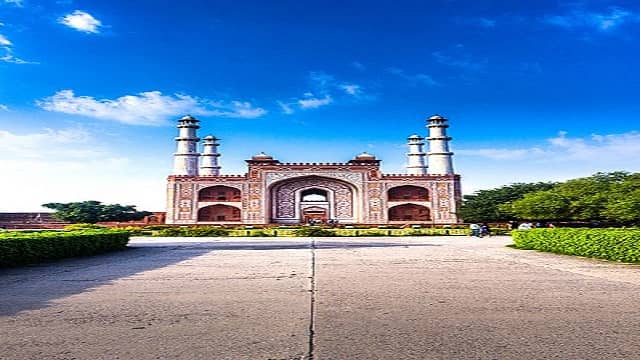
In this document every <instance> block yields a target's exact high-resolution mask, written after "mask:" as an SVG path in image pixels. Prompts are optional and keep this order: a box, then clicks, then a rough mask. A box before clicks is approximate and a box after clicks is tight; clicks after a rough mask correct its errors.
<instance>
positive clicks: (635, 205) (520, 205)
mask: <svg viewBox="0 0 640 360" xmlns="http://www.w3.org/2000/svg"><path fill="white" fill-rule="evenodd" d="M499 208H500V209H502V210H505V211H510V212H511V213H512V214H514V215H515V216H516V217H517V218H519V219H530V220H570V221H606V222H610V223H621V224H626V223H629V224H633V223H636V224H637V223H640V174H629V173H626V172H612V173H597V174H595V175H593V176H590V177H585V178H580V179H573V180H569V181H566V182H564V183H560V184H557V185H556V186H554V187H553V188H552V189H549V190H545V191H539V192H534V193H530V194H527V195H525V196H524V197H522V198H521V199H518V200H515V201H512V202H510V203H506V204H503V205H501V206H499Z"/></svg>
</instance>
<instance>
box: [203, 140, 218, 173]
mask: <svg viewBox="0 0 640 360" xmlns="http://www.w3.org/2000/svg"><path fill="white" fill-rule="evenodd" d="M202 140H204V142H203V144H202V154H200V175H214V176H217V175H220V166H219V165H218V157H220V154H219V153H218V145H220V144H218V142H217V141H218V140H220V139H218V138H216V137H215V136H211V135H209V136H207V137H205V138H203V139H202Z"/></svg>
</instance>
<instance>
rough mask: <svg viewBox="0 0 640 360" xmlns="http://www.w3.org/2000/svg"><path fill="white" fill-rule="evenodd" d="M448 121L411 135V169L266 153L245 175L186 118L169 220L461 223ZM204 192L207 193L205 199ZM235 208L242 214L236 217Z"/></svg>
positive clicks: (367, 159)
mask: <svg viewBox="0 0 640 360" xmlns="http://www.w3.org/2000/svg"><path fill="white" fill-rule="evenodd" d="M448 126H449V125H448V123H447V119H445V118H443V117H441V116H437V115H436V116H432V117H431V118H429V119H428V120H427V128H428V129H429V134H428V137H421V136H419V135H412V136H410V137H409V139H408V140H409V142H408V146H409V152H408V153H407V156H408V164H409V166H408V167H407V169H408V170H407V171H408V172H407V173H406V174H383V173H382V172H381V171H380V162H381V161H380V160H378V159H376V157H375V156H373V155H370V154H367V153H362V154H360V155H357V156H356V157H354V158H353V159H352V160H349V161H347V162H343V163H281V162H280V161H278V160H276V159H274V158H273V157H271V156H269V155H267V154H264V153H260V154H257V155H255V156H253V157H251V158H250V159H249V160H247V161H246V162H247V173H246V174H245V175H221V174H220V173H219V171H220V166H219V164H218V163H217V161H218V157H219V156H220V154H219V153H218V152H217V147H218V145H219V144H218V142H217V140H218V139H217V138H213V137H210V136H208V137H205V138H204V141H205V143H204V144H205V145H206V146H204V149H203V153H202V154H200V153H198V152H197V144H198V142H199V141H200V139H199V138H198V136H197V134H196V131H197V130H198V129H199V127H200V126H199V120H197V119H195V118H193V117H190V116H185V117H183V118H182V119H180V120H179V125H178V128H179V136H178V137H177V138H176V140H177V142H178V150H177V152H176V153H175V156H174V173H173V175H170V176H169V178H168V184H167V218H166V222H167V223H168V224H238V223H243V224H272V223H288V224H292V223H293V224H295V223H303V222H308V221H313V222H316V223H318V222H319V223H322V222H329V221H330V220H334V221H337V222H338V223H342V224H347V223H363V224H411V223H428V224H452V223H456V222H458V221H459V220H460V219H458V217H457V215H456V212H457V206H458V204H459V202H460V193H461V192H460V176H459V175H456V174H454V173H453V164H452V155H453V153H452V152H450V151H449V145H448V142H449V140H451V138H450V137H448V136H447V135H446V129H447V128H448ZM424 140H427V141H428V143H429V146H430V151H429V152H425V151H423V148H422V146H423V145H424ZM432 153H433V156H430V154H432ZM201 155H202V158H205V157H206V161H204V160H203V161H201V168H200V169H198V168H197V167H195V168H194V166H193V164H197V163H198V161H199V158H200V156H201ZM205 155H206V156H205ZM407 186H408V187H407ZM223 187H224V188H223ZM229 188H233V189H237V192H236V190H233V191H232V192H233V193H234V194H236V195H234V198H233V199H229V198H226V197H225V196H224V194H225V191H227V190H228V191H230V190H229ZM204 189H207V190H205V192H206V194H207V195H206V196H205V197H204V198H200V196H199V195H200V193H201V191H203V190H204ZM225 189H226V190H225ZM391 189H396V191H395V192H396V193H397V192H398V191H399V190H403V189H408V190H407V191H408V192H412V191H413V190H416V189H422V190H419V191H413V193H425V194H428V196H426V197H425V198H424V199H422V198H420V199H418V198H410V197H409V195H407V197H406V198H402V197H400V198H397V197H392V196H390V190H391ZM223 190H225V191H223ZM409 190H411V191H409ZM401 192H402V191H400V193H401ZM238 193H239V194H238ZM216 194H217V195H216ZM304 194H312V195H313V196H315V197H313V199H314V200H308V199H305V196H304ZM218 195H220V196H218ZM401 195H402V194H400V196H401ZM394 196H397V195H394ZM232 208H233V209H239V210H240V217H239V218H237V211H238V210H233V211H231V209H232ZM392 209H393V211H392ZM231 213H234V214H236V215H235V216H234V217H233V218H232V219H230V218H229V216H230V215H229V214H231ZM417 214H419V215H417Z"/></svg>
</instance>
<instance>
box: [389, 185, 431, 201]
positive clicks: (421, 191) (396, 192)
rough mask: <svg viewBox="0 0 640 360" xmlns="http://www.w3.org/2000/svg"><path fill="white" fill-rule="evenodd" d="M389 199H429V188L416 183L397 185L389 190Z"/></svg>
mask: <svg viewBox="0 0 640 360" xmlns="http://www.w3.org/2000/svg"><path fill="white" fill-rule="evenodd" d="M387 196H388V199H389V201H429V190H427V189H426V188H423V187H420V186H415V185H402V186H396V187H393V188H391V189H389V191H387Z"/></svg>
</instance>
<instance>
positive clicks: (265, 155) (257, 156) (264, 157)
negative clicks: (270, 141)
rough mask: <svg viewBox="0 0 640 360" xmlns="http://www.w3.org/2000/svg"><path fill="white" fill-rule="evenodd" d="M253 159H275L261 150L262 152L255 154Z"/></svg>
mask: <svg viewBox="0 0 640 360" xmlns="http://www.w3.org/2000/svg"><path fill="white" fill-rule="evenodd" d="M251 160H273V157H271V156H269V155H267V154H265V153H264V152H262V151H261V152H260V153H258V154H255V155H253V157H252V158H251Z"/></svg>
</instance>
